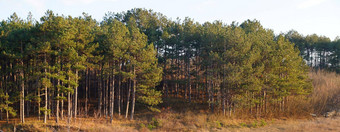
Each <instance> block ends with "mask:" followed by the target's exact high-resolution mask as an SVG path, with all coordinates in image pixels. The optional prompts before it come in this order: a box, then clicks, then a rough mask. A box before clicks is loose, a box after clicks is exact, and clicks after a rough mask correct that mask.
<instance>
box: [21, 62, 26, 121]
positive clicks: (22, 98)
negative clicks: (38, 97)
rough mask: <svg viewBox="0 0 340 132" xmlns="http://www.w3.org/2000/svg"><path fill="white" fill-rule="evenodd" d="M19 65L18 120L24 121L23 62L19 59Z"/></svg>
mask: <svg viewBox="0 0 340 132" xmlns="http://www.w3.org/2000/svg"><path fill="white" fill-rule="evenodd" d="M20 63H21V66H22V68H21V69H20V77H21V80H20V81H21V82H20V87H21V92H20V121H21V123H25V100H24V98H25V80H24V69H23V68H24V62H23V60H21V62H20Z"/></svg>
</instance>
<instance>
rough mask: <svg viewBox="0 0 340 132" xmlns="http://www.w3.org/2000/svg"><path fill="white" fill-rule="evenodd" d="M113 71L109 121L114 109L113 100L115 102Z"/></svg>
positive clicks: (111, 120)
mask: <svg viewBox="0 0 340 132" xmlns="http://www.w3.org/2000/svg"><path fill="white" fill-rule="evenodd" d="M114 74H115V73H114V71H113V72H112V81H111V100H110V102H111V110H110V118H111V119H110V122H111V123H112V122H113V111H114V106H115V105H114V102H115V100H114V99H115V75H114Z"/></svg>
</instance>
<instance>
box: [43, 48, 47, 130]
mask: <svg viewBox="0 0 340 132" xmlns="http://www.w3.org/2000/svg"><path fill="white" fill-rule="evenodd" d="M44 63H45V64H46V53H45V59H44ZM44 72H45V79H47V75H46V74H47V69H46V68H44ZM45 83H46V82H45ZM47 101H48V99H47V84H45V110H44V123H46V121H47V105H48V103H47Z"/></svg>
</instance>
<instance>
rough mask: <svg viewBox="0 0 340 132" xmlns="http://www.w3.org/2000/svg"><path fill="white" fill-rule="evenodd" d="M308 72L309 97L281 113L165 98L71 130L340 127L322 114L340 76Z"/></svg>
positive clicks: (11, 126)
mask: <svg viewBox="0 0 340 132" xmlns="http://www.w3.org/2000/svg"><path fill="white" fill-rule="evenodd" d="M309 76H310V78H311V79H312V81H313V86H314V92H313V93H312V94H311V95H309V96H308V97H307V98H304V99H294V101H291V104H288V105H289V106H290V107H291V108H295V109H291V110H290V113H288V114H287V113H286V114H282V115H281V116H277V115H275V116H267V117H258V118H255V117H247V114H246V113H242V112H239V113H236V114H235V116H232V117H224V116H223V115H222V114H218V113H216V114H211V113H210V112H208V111H209V110H207V109H204V106H205V105H197V104H196V105H190V104H188V103H185V102H181V101H179V100H165V102H164V103H163V104H162V106H160V107H161V112H160V113H153V112H147V111H140V112H137V113H136V117H137V118H136V120H133V121H130V120H127V119H125V118H124V116H121V117H119V116H118V115H116V117H115V119H116V120H114V121H113V123H109V122H108V119H105V117H103V118H77V119H76V120H72V123H71V131H122V132H123V131H311V130H313V131H339V130H340V126H339V125H338V124H340V118H339V117H334V116H333V117H329V118H325V117H323V115H324V114H325V113H326V112H329V111H339V109H340V76H339V75H336V74H335V73H329V72H322V71H318V72H311V73H310V75H309ZM172 101H176V102H178V103H177V104H175V105H172V106H169V105H167V104H173V103H171V102H172ZM294 112H295V113H294ZM140 113H143V114H140ZM311 114H313V115H314V116H311ZM240 115H243V116H240ZM315 115H316V117H315ZM65 121H66V120H63V121H61V122H60V123H59V124H56V123H55V121H54V120H53V119H50V120H48V122H47V123H46V124H43V123H42V120H41V121H39V120H37V117H30V118H26V123H25V124H19V123H18V122H19V119H11V120H10V122H9V123H8V124H7V123H6V122H5V121H1V122H0V124H1V127H0V130H3V131H67V124H66V122H65Z"/></svg>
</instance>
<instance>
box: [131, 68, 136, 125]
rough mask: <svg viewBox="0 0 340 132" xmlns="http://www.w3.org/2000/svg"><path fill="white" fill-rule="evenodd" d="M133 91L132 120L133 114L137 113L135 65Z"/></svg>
mask: <svg viewBox="0 0 340 132" xmlns="http://www.w3.org/2000/svg"><path fill="white" fill-rule="evenodd" d="M133 75H135V77H134V78H133V91H132V108H131V117H130V120H133V114H134V113H135V102H136V83H137V82H136V69H135V66H134V67H133Z"/></svg>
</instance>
